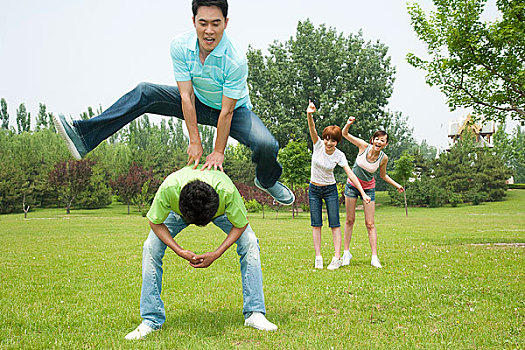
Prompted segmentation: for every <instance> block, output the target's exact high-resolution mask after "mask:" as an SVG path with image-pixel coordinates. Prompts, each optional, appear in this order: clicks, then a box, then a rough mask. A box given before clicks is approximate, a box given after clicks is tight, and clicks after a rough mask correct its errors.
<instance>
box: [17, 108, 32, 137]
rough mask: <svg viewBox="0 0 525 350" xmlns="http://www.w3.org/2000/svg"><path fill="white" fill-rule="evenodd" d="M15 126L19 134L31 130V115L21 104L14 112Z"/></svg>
mask: <svg viewBox="0 0 525 350" xmlns="http://www.w3.org/2000/svg"><path fill="white" fill-rule="evenodd" d="M16 126H17V127H18V133H19V134H21V133H23V132H29V130H31V113H28V112H27V110H26V105H25V104H23V103H21V104H20V106H19V107H18V109H17V110H16Z"/></svg>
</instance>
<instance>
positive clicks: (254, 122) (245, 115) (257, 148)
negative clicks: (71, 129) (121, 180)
mask: <svg viewBox="0 0 525 350" xmlns="http://www.w3.org/2000/svg"><path fill="white" fill-rule="evenodd" d="M195 109H196V112H197V122H198V123H199V124H204V125H211V126H215V127H217V120H218V119H219V114H220V112H221V111H220V110H218V109H214V108H211V107H208V106H206V105H205V104H203V103H202V102H200V101H199V99H198V98H197V97H195ZM144 113H153V114H160V115H165V116H172V117H177V118H179V119H184V115H183V113H182V103H181V98H180V93H179V89H178V88H177V87H176V86H168V85H157V84H151V83H140V84H138V85H137V87H136V88H135V89H133V90H131V91H130V92H128V93H127V94H125V95H124V96H122V97H121V98H120V99H119V100H118V101H117V102H115V103H114V104H113V105H112V106H111V107H109V108H108V109H106V110H105V111H104V112H102V114H100V115H99V116H97V117H95V118H91V119H88V120H76V121H74V125H75V127H76V129H77V131H78V133H79V135H80V137H81V138H82V140H83V142H84V144H85V147H86V150H87V151H88V152H89V151H91V150H93V149H94V148H95V147H96V146H97V145H98V144H99V143H101V142H102V141H104V140H105V139H107V138H108V137H109V136H111V135H113V134H114V133H115V132H117V131H118V130H120V129H121V128H123V127H124V126H126V125H127V124H128V123H130V122H131V121H133V120H134V119H136V118H137V117H139V116H141V115H143V114H144ZM230 136H231V137H233V138H234V139H236V140H237V141H239V142H240V143H242V144H244V145H246V146H248V147H249V148H250V149H251V150H252V161H253V162H254V163H256V176H257V179H258V180H259V182H260V183H261V185H262V186H263V187H264V188H268V187H271V186H273V185H274V184H275V182H276V181H277V180H278V179H279V177H280V176H281V173H282V167H281V165H280V164H279V163H278V162H277V153H278V152H279V144H278V143H277V140H276V139H275V138H274V137H273V135H272V134H271V133H270V131H269V130H268V129H267V128H266V126H265V125H264V124H263V123H262V121H261V119H259V117H258V116H257V115H255V113H253V112H252V111H251V110H249V109H248V108H245V107H239V108H237V109H236V110H235V111H234V112H233V118H232V122H231V127H230Z"/></svg>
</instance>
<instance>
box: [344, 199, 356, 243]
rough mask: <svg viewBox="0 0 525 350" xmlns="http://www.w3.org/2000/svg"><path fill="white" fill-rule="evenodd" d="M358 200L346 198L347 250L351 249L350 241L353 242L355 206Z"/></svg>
mask: <svg viewBox="0 0 525 350" xmlns="http://www.w3.org/2000/svg"><path fill="white" fill-rule="evenodd" d="M356 203H357V198H349V197H345V208H346V223H345V250H349V249H350V241H351V240H352V231H353V229H354V222H355V206H356Z"/></svg>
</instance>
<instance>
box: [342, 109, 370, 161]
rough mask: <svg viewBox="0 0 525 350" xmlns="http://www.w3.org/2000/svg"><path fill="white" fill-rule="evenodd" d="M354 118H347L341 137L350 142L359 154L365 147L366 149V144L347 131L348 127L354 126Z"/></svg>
mask: <svg viewBox="0 0 525 350" xmlns="http://www.w3.org/2000/svg"><path fill="white" fill-rule="evenodd" d="M354 122H355V117H349V118H348V120H347V121H346V125H345V127H344V128H343V137H344V138H345V139H347V140H348V141H350V142H352V143H353V144H354V145H355V146H357V148H359V153H361V152H363V151H364V150H365V149H366V147H368V143H367V142H366V141H364V140H362V139H360V138H359V137H356V136H354V135H351V134H350V133H349V132H348V130H349V129H350V125H352V124H354Z"/></svg>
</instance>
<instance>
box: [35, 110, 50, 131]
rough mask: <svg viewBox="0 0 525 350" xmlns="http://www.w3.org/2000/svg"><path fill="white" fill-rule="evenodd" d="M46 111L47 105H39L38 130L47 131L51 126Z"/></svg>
mask: <svg viewBox="0 0 525 350" xmlns="http://www.w3.org/2000/svg"><path fill="white" fill-rule="evenodd" d="M46 109H47V107H46V105H45V104H43V103H39V109H38V116H37V117H36V130H40V129H47V128H48V127H49V126H50V125H49V122H50V118H49V115H48V113H47V111H46ZM51 124H52V123H51Z"/></svg>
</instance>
